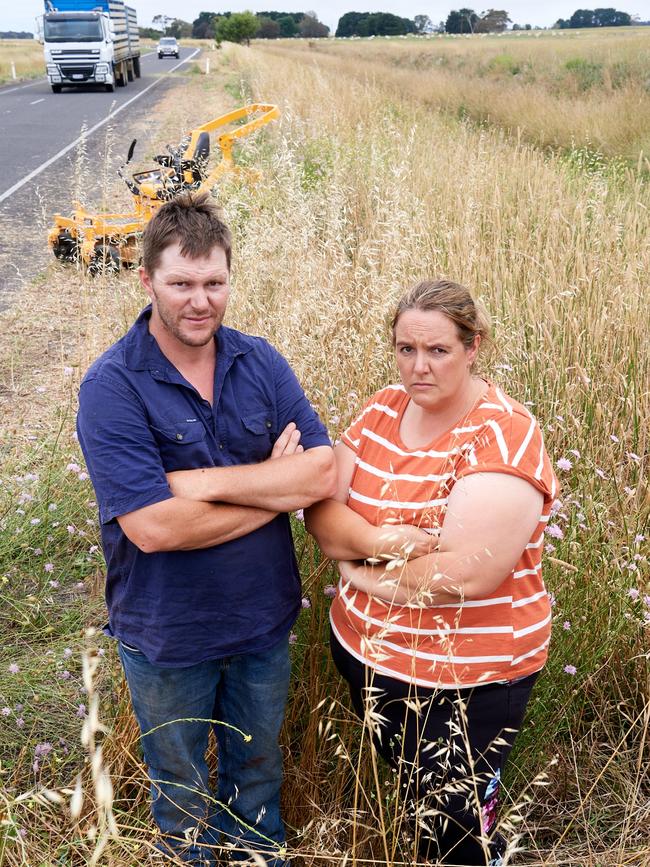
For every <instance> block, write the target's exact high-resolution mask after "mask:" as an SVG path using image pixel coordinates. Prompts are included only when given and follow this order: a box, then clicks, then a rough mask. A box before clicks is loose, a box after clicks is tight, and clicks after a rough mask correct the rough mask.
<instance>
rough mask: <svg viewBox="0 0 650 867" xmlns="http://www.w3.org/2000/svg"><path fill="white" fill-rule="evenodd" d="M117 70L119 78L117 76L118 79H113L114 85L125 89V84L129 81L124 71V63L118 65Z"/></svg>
mask: <svg viewBox="0 0 650 867" xmlns="http://www.w3.org/2000/svg"><path fill="white" fill-rule="evenodd" d="M119 69H120V76H119V78H116V79H115V83H116V84H117V86H118V87H126V85H127V82H128V80H129V76H128V74H127V71H126V63H125V62H124V61H122V62H121V63H120V66H119Z"/></svg>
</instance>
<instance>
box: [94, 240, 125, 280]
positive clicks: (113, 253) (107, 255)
mask: <svg viewBox="0 0 650 867" xmlns="http://www.w3.org/2000/svg"><path fill="white" fill-rule="evenodd" d="M120 265H121V260H120V254H119V253H118V251H117V249H116V248H115V247H113V246H111V245H110V244H97V246H96V247H95V252H94V253H93V257H92V259H91V260H90V263H89V265H88V271H89V272H90V274H92V276H93V277H97V276H98V275H99V274H117V273H119V270H120Z"/></svg>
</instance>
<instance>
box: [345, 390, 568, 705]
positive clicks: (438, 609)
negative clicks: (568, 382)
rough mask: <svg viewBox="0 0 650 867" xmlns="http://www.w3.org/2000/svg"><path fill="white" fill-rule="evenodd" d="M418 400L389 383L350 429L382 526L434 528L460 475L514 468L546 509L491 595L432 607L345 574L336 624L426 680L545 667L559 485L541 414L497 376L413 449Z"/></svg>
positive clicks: (512, 675) (367, 498) (370, 508)
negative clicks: (549, 551)
mask: <svg viewBox="0 0 650 867" xmlns="http://www.w3.org/2000/svg"><path fill="white" fill-rule="evenodd" d="M408 402H409V397H408V395H407V393H406V391H405V390H404V388H403V387H402V386H401V385H393V386H388V387H387V388H384V389H382V390H381V391H379V392H377V394H376V395H374V397H372V398H371V399H370V400H369V401H368V403H367V404H366V405H365V407H364V408H363V410H362V411H361V413H360V414H359V416H358V417H357V418H356V420H355V421H354V422H353V423H352V425H351V426H350V427H349V428H348V429H347V430H346V431H345V433H344V434H343V436H342V441H343V443H344V444H345V445H346V446H348V447H349V448H350V449H352V450H353V451H354V452H355V454H356V459H355V468H354V473H353V476H352V481H351V483H350V489H349V499H348V506H349V507H350V508H351V509H353V510H354V511H355V512H358V513H359V514H360V515H362V516H363V517H364V518H365V519H366V520H367V521H369V522H370V523H371V524H374V525H375V526H379V525H381V524H386V523H389V524H391V523H405V524H415V525H417V526H420V527H423V528H425V529H430V530H432V531H434V532H435V531H436V530H438V529H439V528H440V527H441V526H442V524H443V522H444V518H445V510H446V506H447V500H448V497H449V492H450V491H451V489H452V488H453V486H454V483H455V482H456V480H457V479H460V478H462V477H463V476H468V475H470V474H472V473H506V474H509V475H514V476H517V477H519V478H522V479H525V480H526V481H527V482H529V483H530V484H531V485H533V487H535V488H536V489H537V490H538V491H541V493H542V494H543V496H544V505H543V508H542V514H541V515H540V519H539V522H538V524H537V527H536V528H535V531H534V532H533V534H532V536H531V538H530V541H529V543H528V544H527V545H526V548H525V550H524V551H523V553H522V555H521V557H520V559H519V561H518V562H517V564H516V566H515V568H514V569H513V571H512V572H511V574H510V575H508V576H506V577H505V578H504V580H503V582H502V583H501V584H500V586H499V587H497V589H496V590H495V591H494V592H493V593H491V594H490V595H489V596H486V597H485V598H481V599H472V600H466V601H463V602H462V603H461V602H458V603H455V602H453V603H447V604H441V605H436V606H431V607H426V608H425V607H421V606H415V605H397V604H395V603H389V602H386V601H384V600H381V599H378V598H376V597H373V596H369V595H367V594H365V593H362V592H360V591H356V590H355V589H354V588H352V587H350V586H349V585H344V583H343V582H342V581H341V582H340V583H339V588H338V593H337V597H336V599H335V600H334V601H333V603H332V608H331V624H332V629H333V631H334V633H335V635H336V637H337V638H338V640H339V641H340V643H341V644H342V645H343V646H344V647H345V648H346V649H347V651H348V652H349V653H351V654H352V655H353V656H355V657H356V658H357V659H360V660H361V661H362V662H364V663H365V664H366V665H369V666H371V667H373V668H374V669H376V670H377V671H378V672H379V673H381V674H385V675H388V676H391V677H395V678H398V679H399V680H403V681H408V682H413V683H417V684H420V685H421V686H427V687H434V688H435V687H438V688H452V687H457V686H463V687H468V686H476V685H479V684H482V683H494V682H498V681H503V680H514V679H516V678H519V677H525V676H526V675H529V674H532V673H533V672H535V671H539V669H541V668H542V667H543V665H544V663H545V661H546V657H547V652H548V643H549V639H550V630H551V610H550V603H549V598H548V595H547V593H546V589H545V587H544V582H543V581H542V573H541V557H542V549H543V546H544V529H545V527H546V524H547V522H548V518H549V514H550V511H551V505H552V503H553V500H554V498H555V495H556V492H557V480H556V477H555V474H554V472H553V468H552V466H551V463H550V461H549V458H548V455H547V454H546V451H545V449H544V443H543V440H542V433H541V431H540V429H539V425H538V424H537V421H536V420H535V418H534V417H533V416H532V415H531V414H530V412H529V411H528V410H527V409H526V408H525V407H524V406H522V405H521V404H519V403H517V402H516V401H514V400H512V399H511V398H509V397H507V396H506V395H505V394H504V393H503V392H502V391H501V389H500V388H498V387H496V386H494V385H493V384H489V387H488V391H487V392H486V394H485V396H484V397H483V398H482V399H481V401H480V402H479V403H477V405H476V406H475V407H474V408H473V409H472V410H471V411H470V413H469V414H468V416H466V417H465V418H464V419H463V420H462V422H461V425H462V426H461V427H457V428H454V429H452V430H450V431H447V433H446V434H444V435H443V436H441V437H439V438H437V439H436V440H435V442H434V443H431V446H432V448H427V447H425V448H420V449H409V448H407V447H406V446H405V445H404V443H402V441H401V439H400V434H399V428H400V423H401V420H402V416H403V413H404V410H405V409H406V406H407V405H408ZM504 532H507V528H504Z"/></svg>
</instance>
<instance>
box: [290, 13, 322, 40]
mask: <svg viewBox="0 0 650 867" xmlns="http://www.w3.org/2000/svg"><path fill="white" fill-rule="evenodd" d="M298 30H299V31H300V35H301V36H302V37H304V38H305V39H322V38H323V37H325V36H329V34H330V29H329V27H328V26H327V25H326V24H322V23H321V22H320V21H319V20H318V15H316V13H315V12H307V14H306V15H304V16H303V18H302V21H301V22H300V24H299V25H298Z"/></svg>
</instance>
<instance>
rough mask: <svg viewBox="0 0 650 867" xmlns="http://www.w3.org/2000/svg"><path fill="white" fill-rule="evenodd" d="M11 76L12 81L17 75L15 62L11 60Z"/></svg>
mask: <svg viewBox="0 0 650 867" xmlns="http://www.w3.org/2000/svg"><path fill="white" fill-rule="evenodd" d="M11 77H12V78H13V80H14V81H15V80H16V78H17V75H16V64H15V63H14V62H13V60H12V61H11Z"/></svg>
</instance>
